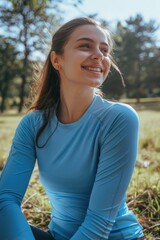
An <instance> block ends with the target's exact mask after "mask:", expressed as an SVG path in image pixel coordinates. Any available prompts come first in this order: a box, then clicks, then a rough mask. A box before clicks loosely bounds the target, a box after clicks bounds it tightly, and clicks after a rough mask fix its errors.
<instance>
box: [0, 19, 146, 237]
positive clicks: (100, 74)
mask: <svg viewBox="0 0 160 240" xmlns="http://www.w3.org/2000/svg"><path fill="white" fill-rule="evenodd" d="M111 54H112V40H111V37H110V34H109V32H108V30H104V29H103V28H102V27H101V26H100V25H99V24H98V23H97V22H95V21H94V20H92V19H89V18H78V19H73V20H71V21H69V22H68V23H66V24H64V25H63V26H62V27H61V28H60V29H59V30H58V31H57V32H56V33H55V34H54V36H53V39H52V46H51V50H50V52H49V55H48V58H47V60H46V63H45V65H44V68H43V71H42V74H41V78H40V80H41V83H40V84H39V89H38V90H37V96H36V99H35V101H34V103H33V104H32V106H31V108H30V110H32V111H31V112H30V113H29V114H27V115H26V116H25V117H24V118H23V119H22V121H21V122H20V124H19V126H18V128H17V130H16V133H15V136H14V139H13V143H12V148H11V151H10V155H9V158H8V161H7V164H6V166H5V168H4V171H3V173H2V176H1V180H0V227H1V231H0V239H2V240H23V239H25V240H26V239H27V240H33V239H38V240H41V239H55V240H66V239H71V240H87V239H92V240H99V239H101V240H104V239H110V240H121V239H128V240H131V239H144V238H143V232H142V227H141V226H140V225H139V223H138V222H137V220H136V218H135V216H134V215H133V213H132V212H130V211H129V210H128V208H127V205H126V191H127V188H128V185H129V182H130V179H131V176H132V172H133V169H134V165H135V160H136V154H137V141H138V140H137V139H138V118H137V114H136V113H135V111H134V110H133V109H132V108H131V107H130V106H128V105H125V104H120V103H113V102H110V101H106V100H104V99H103V98H101V97H100V96H99V95H97V94H96V88H97V87H99V86H101V85H102V84H103V82H104V80H105V79H106V77H107V75H108V72H109V70H110V66H111V65H112V66H113V67H114V68H116V69H117V70H118V68H117V66H116V65H115V64H114V62H113V60H112V57H111ZM118 71H119V70H118ZM36 159H37V163H38V168H39V175H40V180H41V182H42V184H43V186H44V187H45V190H46V193H47V195H48V197H49V199H50V202H51V205H52V209H53V211H52V213H51V221H50V224H49V231H48V232H44V231H42V230H40V229H37V228H35V227H33V226H29V224H28V223H27V221H26V219H25V217H24V215H23V214H22V212H21V210H20V204H21V202H22V199H23V196H24V194H25V191H26V188H27V185H28V182H29V179H30V176H31V173H32V171H33V168H34V165H35V162H36Z"/></svg>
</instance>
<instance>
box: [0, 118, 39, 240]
mask: <svg viewBox="0 0 160 240" xmlns="http://www.w3.org/2000/svg"><path fill="white" fill-rule="evenodd" d="M28 116H29V115H26V116H25V117H24V118H23V119H22V120H21V122H20V124H19V126H18V128H17V130H16V133H15V136H14V139H13V143H12V147H11V150H10V154H9V158H8V160H7V163H6V165H5V168H4V170H3V172H2V175H1V178H0V229H1V230H0V239H3V240H11V239H12V240H34V237H33V234H32V232H31V230H30V227H29V225H28V223H27V221H26V219H25V217H24V215H23V214H22V212H21V208H20V205H21V202H22V199H23V196H24V194H25V191H26V188H27V186H28V182H29V179H30V176H31V174H32V171H33V168H34V165H35V159H36V156H35V155H36V154H35V147H34V128H33V127H32V126H33V123H31V122H30V120H31V119H29V117H28Z"/></svg>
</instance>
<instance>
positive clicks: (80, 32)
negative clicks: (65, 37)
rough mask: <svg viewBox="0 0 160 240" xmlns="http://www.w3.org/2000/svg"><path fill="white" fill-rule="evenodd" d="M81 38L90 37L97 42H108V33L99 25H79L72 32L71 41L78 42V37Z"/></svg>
mask: <svg viewBox="0 0 160 240" xmlns="http://www.w3.org/2000/svg"><path fill="white" fill-rule="evenodd" d="M81 38H90V39H92V40H93V41H95V42H106V43H108V38H107V34H106V33H105V30H103V29H102V28H101V27H99V26H95V25H91V24H88V25H83V26H80V27H77V28H76V29H75V30H74V32H73V33H72V34H71V36H70V39H69V42H72V43H73V42H76V41H77V40H78V39H81Z"/></svg>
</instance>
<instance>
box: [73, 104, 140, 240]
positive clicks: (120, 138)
mask: <svg viewBox="0 0 160 240" xmlns="http://www.w3.org/2000/svg"><path fill="white" fill-rule="evenodd" d="M138 128H139V121H138V117H137V114H136V113H135V111H134V110H132V109H126V110H125V111H123V112H121V113H119V114H118V115H117V117H116V118H115V119H114V121H113V123H112V124H111V126H110V128H109V130H108V132H107V133H106V136H105V137H104V138H103V142H102V143H101V151H100V159H99V164H98V169H97V174H96V178H95V182H94V185H93V189H92V192H91V196H90V201H89V206H88V209H87V213H86V216H85V219H84V221H83V223H82V225H81V226H80V227H79V229H78V230H77V232H76V233H75V234H74V235H73V236H72V238H71V240H79V239H81V240H88V239H91V240H98V239H108V236H109V234H110V232H111V230H112V226H113V224H114V222H115V218H116V215H117V213H118V209H119V207H120V204H121V203H122V200H123V198H124V196H125V193H126V190H127V188H128V185H129V182H130V179H131V176H132V173H133V169H134V165H135V161H136V155H137V147H138ZM103 131H105V130H104V129H103Z"/></svg>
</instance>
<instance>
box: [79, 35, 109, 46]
mask: <svg viewBox="0 0 160 240" xmlns="http://www.w3.org/2000/svg"><path fill="white" fill-rule="evenodd" d="M83 40H85V41H89V42H94V40H93V39H91V38H87V37H82V38H79V39H77V41H76V42H79V41H83ZM101 44H103V45H105V46H106V47H109V45H108V44H107V43H106V42H101Z"/></svg>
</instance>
